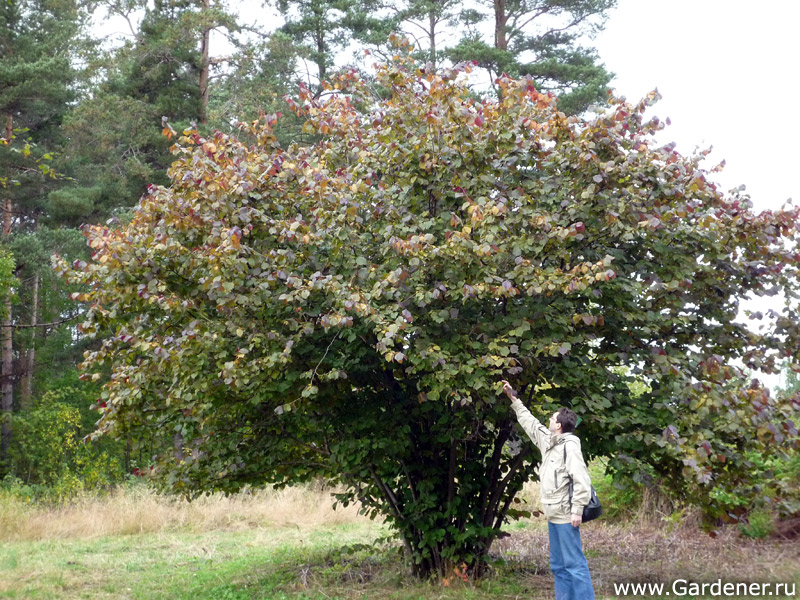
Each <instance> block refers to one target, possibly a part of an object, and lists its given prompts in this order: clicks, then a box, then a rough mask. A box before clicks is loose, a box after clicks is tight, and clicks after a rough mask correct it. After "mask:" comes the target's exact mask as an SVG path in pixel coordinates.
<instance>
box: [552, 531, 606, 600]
mask: <svg viewBox="0 0 800 600" xmlns="http://www.w3.org/2000/svg"><path fill="white" fill-rule="evenodd" d="M547 528H548V530H549V532H550V569H551V570H552V571H553V576H554V577H555V580H556V600H594V590H593V589H592V577H591V575H589V565H588V564H586V557H585V556H584V555H583V550H582V549H581V530H580V527H573V526H572V524H570V523H564V524H556V523H550V522H548V523H547Z"/></svg>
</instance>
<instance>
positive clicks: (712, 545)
mask: <svg viewBox="0 0 800 600" xmlns="http://www.w3.org/2000/svg"><path fill="white" fill-rule="evenodd" d="M581 529H582V531H581V538H582V541H583V548H584V551H585V552H586V556H587V559H588V561H589V568H590V570H591V572H592V578H593V580H594V584H595V587H596V588H597V589H599V590H605V591H609V590H611V589H612V587H613V584H614V583H619V582H634V583H636V582H642V583H646V582H671V581H675V580H677V579H686V580H689V581H709V580H716V579H718V578H720V579H722V580H723V581H731V582H739V581H742V582H752V581H789V582H792V581H798V578H800V544H797V543H796V542H795V541H778V540H774V539H773V540H748V539H746V538H742V537H741V536H740V535H738V534H737V532H736V529H735V528H727V529H725V530H723V531H722V533H721V535H719V536H718V537H716V538H712V537H711V536H709V535H707V534H704V533H703V532H701V531H699V530H698V529H697V528H696V527H695V526H694V525H693V524H691V523H686V524H682V525H681V526H679V527H676V528H673V529H672V530H669V529H667V528H666V527H664V526H663V524H662V526H661V527H660V528H653V527H642V526H640V525H639V524H636V525H632V526H629V527H623V526H620V525H608V524H604V523H600V522H596V523H593V524H587V525H585V526H584V527H582V528H581ZM548 544H549V542H548V534H547V531H546V530H545V529H544V528H543V527H542V528H536V529H533V528H532V529H529V530H526V531H524V532H518V533H514V534H513V535H511V536H510V537H508V538H505V539H503V540H499V541H498V542H496V544H495V546H493V553H495V554H497V555H499V556H502V557H503V558H505V559H506V560H507V561H509V562H510V563H511V564H513V565H516V566H517V569H516V570H518V571H519V572H520V573H521V574H522V575H523V577H527V578H529V579H530V580H531V583H532V584H534V583H538V584H540V585H541V584H542V582H551V581H552V576H551V574H550V563H549V560H550V559H549V556H550V555H549V549H548V548H549V545H548ZM534 587H535V586H534Z"/></svg>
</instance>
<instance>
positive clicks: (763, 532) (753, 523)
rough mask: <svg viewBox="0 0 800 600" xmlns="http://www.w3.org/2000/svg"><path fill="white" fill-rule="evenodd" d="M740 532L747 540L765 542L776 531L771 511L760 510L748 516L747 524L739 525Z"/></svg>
mask: <svg viewBox="0 0 800 600" xmlns="http://www.w3.org/2000/svg"><path fill="white" fill-rule="evenodd" d="M739 531H740V532H741V534H742V535H743V536H745V537H747V538H750V539H753V540H763V539H765V538H768V537H769V536H770V535H772V533H773V532H774V531H775V521H774V519H773V516H772V514H771V513H770V512H769V511H767V510H764V509H761V508H759V509H756V510H754V511H753V512H751V513H750V514H749V515H748V517H747V521H746V522H743V523H739Z"/></svg>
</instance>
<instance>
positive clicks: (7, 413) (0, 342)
mask: <svg viewBox="0 0 800 600" xmlns="http://www.w3.org/2000/svg"><path fill="white" fill-rule="evenodd" d="M13 130H14V120H13V118H12V116H11V115H6V127H5V139H6V140H7V141H8V142H9V143H10V142H11V136H12V134H13ZM11 211H12V204H11V198H6V199H5V201H4V202H3V237H5V236H8V235H11ZM4 304H5V306H4V311H3V323H2V326H0V346H2V351H1V352H2V369H1V370H0V415H2V416H0V419H2V421H3V425H2V430H1V431H0V464H5V462H6V460H7V459H8V449H9V446H10V444H11V411H12V410H13V408H14V379H13V372H12V371H13V357H14V346H13V339H14V338H13V329H12V327H11V325H12V321H11V317H12V315H11V298H10V297H9V298H6V300H5V302H4Z"/></svg>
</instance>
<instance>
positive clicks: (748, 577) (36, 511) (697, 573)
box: [0, 488, 800, 600]
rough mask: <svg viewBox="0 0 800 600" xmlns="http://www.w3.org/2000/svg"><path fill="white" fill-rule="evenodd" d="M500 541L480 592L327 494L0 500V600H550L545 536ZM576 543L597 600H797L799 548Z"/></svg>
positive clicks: (626, 533)
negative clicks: (767, 595) (52, 503)
mask: <svg viewBox="0 0 800 600" xmlns="http://www.w3.org/2000/svg"><path fill="white" fill-rule="evenodd" d="M534 495H535V491H533V490H528V493H526V496H527V497H533V496H534ZM509 532H510V533H511V536H510V537H508V538H505V539H503V540H501V541H499V542H498V543H497V544H496V547H495V558H496V564H495V565H494V567H493V569H492V573H491V574H490V576H489V577H487V578H485V579H484V580H482V581H481V582H479V583H477V584H476V583H473V582H469V581H467V582H464V581H462V580H461V579H460V578H458V577H456V576H455V575H453V576H452V577H449V578H447V580H437V581H430V582H416V581H413V580H411V579H410V578H409V576H408V571H407V570H406V568H405V566H404V564H403V561H402V557H401V556H400V554H399V553H398V548H397V545H396V544H395V543H394V542H386V543H382V544H378V545H377V546H372V544H373V542H375V541H376V540H378V539H380V538H383V537H386V535H387V533H388V532H387V530H386V528H385V526H384V525H382V524H380V523H375V522H372V521H369V520H367V519H364V518H363V517H361V516H359V515H358V514H357V512H356V510H355V509H353V508H350V509H348V510H339V511H336V512H334V511H332V510H331V508H330V499H329V496H328V494H327V493H325V492H323V491H319V490H314V489H313V488H300V489H291V490H284V491H281V492H272V491H269V492H257V493H253V494H250V495H241V496H236V497H233V498H222V497H212V498H206V499H203V500H201V501H199V502H195V503H192V504H187V503H184V502H179V501H176V500H172V499H168V498H164V497H161V496H158V495H156V494H154V493H152V492H149V491H146V490H140V489H139V490H133V491H130V490H129V491H126V492H122V493H118V494H116V495H113V496H110V497H108V498H101V499H98V498H90V499H85V500H83V501H79V502H76V503H74V504H72V505H69V506H62V507H58V508H48V507H45V506H37V505H33V504H30V503H26V502H24V501H21V500H19V499H15V498H13V497H0V598H9V599H22V598H25V599H29V598H30V599H32V600H34V599H50V598H52V599H56V598H57V599H65V600H73V599H78V598H92V599H95V598H97V599H100V598H102V599H115V600H117V599H123V598H124V599H141V600H155V599H166V598H169V599H174V600H212V599H213V600H251V599H252V600H256V599H259V600H300V599H304V600H329V599H330V600H333V599H339V600H361V599H373V598H374V599H377V600H384V599H397V600H434V599H450V598H453V599H455V598H465V599H487V600H488V599H501V598H503V599H513V598H520V599H521V598H526V599H545V598H552V597H553V595H552V591H551V588H552V576H551V575H550V572H549V566H548V551H547V533H546V526H545V524H544V523H543V522H540V521H537V520H531V521H523V522H519V523H515V524H513V525H511V526H510V527H509ZM583 540H584V548H585V550H586V554H587V557H588V559H589V562H590V568H591V570H592V576H593V578H594V583H595V588H596V589H597V590H598V598H617V597H622V596H615V595H614V587H613V586H614V583H619V582H671V581H674V580H676V579H685V580H687V581H689V582H692V581H695V582H703V581H706V582H708V581H716V580H717V579H721V580H722V581H723V582H734V583H735V582H752V581H763V582H784V583H788V584H790V585H791V584H794V587H795V589H796V590H798V593H797V595H796V596H794V597H800V544H798V543H796V542H780V541H775V540H768V541H752V540H745V539H743V538H741V537H740V536H738V535H737V534H736V532H735V531H734V530H731V531H728V532H726V533H724V534H723V535H722V536H721V537H719V538H717V539H712V538H710V537H708V536H706V535H704V534H702V533H700V532H698V531H697V530H696V529H695V528H694V527H693V526H691V525H686V524H684V525H681V524H678V525H673V526H671V527H666V526H663V525H662V526H657V525H654V524H653V523H643V522H641V521H637V522H636V523H635V524H630V525H628V526H625V527H623V526H619V525H616V526H615V525H609V524H606V523H602V522H595V523H591V524H587V525H585V526H584V527H583ZM364 545H369V546H364ZM627 597H647V598H654V597H658V596H652V595H650V596H647V595H641V594H637V595H632V594H631V595H629V596H627ZM664 597H670V598H675V597H676V596H675V595H672V596H664ZM682 597H684V598H694V597H696V596H689V595H686V596H682ZM729 597H730V596H729ZM772 597H773V598H780V597H781V596H772ZM783 597H785V598H790V597H793V596H783Z"/></svg>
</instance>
